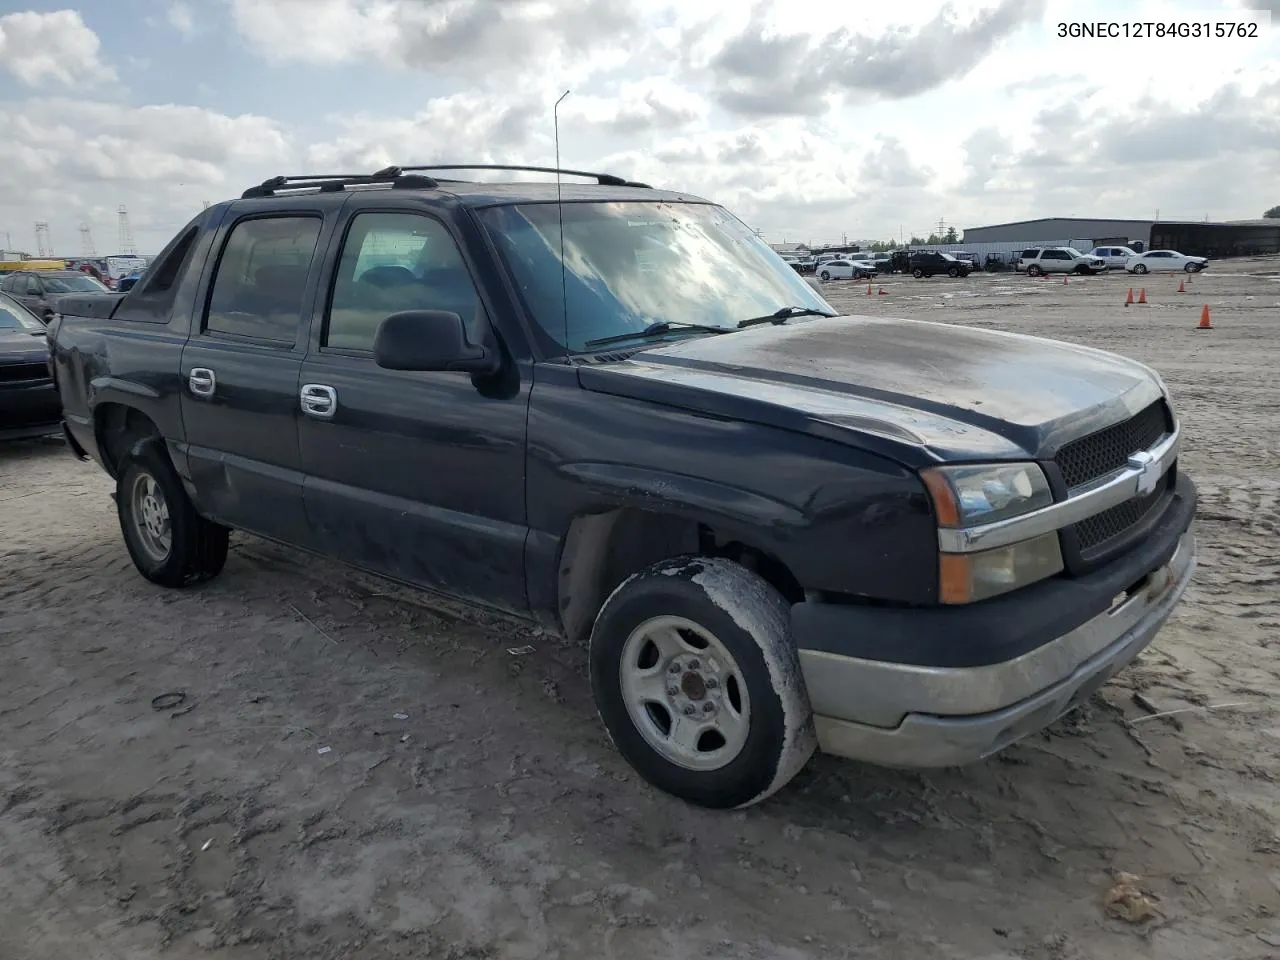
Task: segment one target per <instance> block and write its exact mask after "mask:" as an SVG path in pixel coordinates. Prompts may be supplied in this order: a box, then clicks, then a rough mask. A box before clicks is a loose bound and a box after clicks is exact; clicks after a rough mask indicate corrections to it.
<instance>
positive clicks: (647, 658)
mask: <svg viewBox="0 0 1280 960" xmlns="http://www.w3.org/2000/svg"><path fill="white" fill-rule="evenodd" d="M618 679H619V681H620V684H621V688H622V699H623V702H624V703H625V704H626V708H627V714H628V715H629V716H630V717H631V722H632V723H633V724H634V725H635V727H636V729H637V730H638V731H639V732H640V735H641V737H643V738H644V741H645V743H647V744H648V745H649V747H651V748H652V749H653V750H654V751H655V752H656V753H658V754H659V755H660V756H662V757H663V758H664V759H666V760H668V761H670V762H671V763H674V764H676V765H677V766H679V767H683V768H684V769H686V770H697V771H711V770H719V769H720V768H722V767H724V766H726V765H727V764H729V763H732V762H733V760H734V759H735V758H737V756H738V755H739V754H740V753H741V752H742V749H743V747H744V746H745V745H746V742H747V734H748V733H749V731H750V727H751V701H750V699H749V696H748V694H747V685H746V682H745V679H744V677H743V675H742V670H741V668H740V667H739V666H738V664H737V661H736V660H734V658H733V655H732V654H730V653H729V649H728V648H727V647H726V646H725V645H724V644H723V643H722V642H721V641H720V639H719V638H718V637H716V635H715V634H714V633H712V632H711V631H710V630H708V629H707V628H706V627H704V626H701V625H700V624H697V623H694V622H693V621H692V620H687V619H685V618H684V617H671V616H663V617H653V618H651V619H649V620H646V621H645V622H644V623H641V624H640V625H639V626H637V627H636V628H635V629H634V630H632V631H631V634H630V636H628V637H627V639H626V642H625V643H624V644H623V646H622V657H621V659H620V661H619V665H618Z"/></svg>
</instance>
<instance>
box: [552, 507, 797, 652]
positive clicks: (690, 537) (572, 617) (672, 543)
mask: <svg viewBox="0 0 1280 960" xmlns="http://www.w3.org/2000/svg"><path fill="white" fill-rule="evenodd" d="M689 554H697V555H701V556H714V557H720V558H723V559H727V560H731V561H733V562H735V563H739V564H741V565H742V566H744V567H746V568H747V569H748V570H752V571H753V572H755V573H757V574H759V575H760V576H761V577H762V578H763V579H764V580H766V581H767V582H768V583H769V584H770V585H771V586H773V587H774V589H776V590H777V591H778V592H779V593H781V594H782V596H783V597H784V598H785V599H786V600H788V601H789V602H791V603H797V602H799V601H801V600H803V599H804V590H803V588H802V587H801V585H800V582H799V580H798V579H797V578H796V576H795V574H794V573H793V572H792V571H791V569H790V567H788V565H787V564H786V562H785V561H784V560H783V559H782V558H781V557H779V556H778V555H777V554H776V553H775V552H774V551H772V550H770V549H768V548H767V547H766V546H764V545H763V544H762V543H761V542H760V541H759V539H758V538H757V537H754V536H752V534H751V533H750V531H748V530H745V529H743V527H742V526H740V525H738V524H735V523H733V522H731V521H726V520H725V519H723V518H710V517H695V516H689V515H686V514H681V513H676V512H674V511H668V510H663V509H661V508H659V509H645V508H641V507H637V506H633V505H618V506H615V507H612V508H609V509H606V510H603V511H600V512H594V513H583V514H579V515H578V516H576V517H574V518H573V520H572V521H571V522H570V524H569V528H568V530H567V532H566V533H565V536H564V538H563V541H562V547H561V551H560V558H559V563H558V566H557V609H558V613H559V620H560V627H561V629H562V630H563V632H564V635H565V636H566V637H567V638H569V639H570V640H573V641H575V642H578V641H582V640H585V639H586V637H587V636H588V635H589V634H590V632H591V627H592V624H593V623H594V622H595V618H596V615H597V614H598V613H599V611H600V608H601V607H602V606H603V605H604V602H605V601H606V600H607V599H608V597H609V595H610V594H611V593H613V591H614V590H615V589H617V587H618V586H619V585H620V584H621V583H622V582H623V581H625V580H626V579H627V578H628V577H630V576H631V575H632V574H635V573H638V572H639V571H641V570H644V569H645V568H646V567H649V566H650V565H652V564H654V563H657V562H659V561H661V560H665V559H669V558H671V557H676V556H682V555H689Z"/></svg>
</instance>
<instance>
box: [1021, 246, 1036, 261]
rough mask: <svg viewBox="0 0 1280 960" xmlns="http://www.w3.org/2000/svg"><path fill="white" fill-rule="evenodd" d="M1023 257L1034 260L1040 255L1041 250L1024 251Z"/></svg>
mask: <svg viewBox="0 0 1280 960" xmlns="http://www.w3.org/2000/svg"><path fill="white" fill-rule="evenodd" d="M1022 255H1023V256H1024V257H1026V258H1027V259H1028V260H1034V259H1035V258H1036V257H1038V256H1039V255H1040V250H1039V248H1037V249H1035V250H1023V251H1022Z"/></svg>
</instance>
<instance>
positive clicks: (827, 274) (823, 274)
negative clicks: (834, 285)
mask: <svg viewBox="0 0 1280 960" xmlns="http://www.w3.org/2000/svg"><path fill="white" fill-rule="evenodd" d="M818 276H819V277H821V278H822V279H823V280H830V279H831V273H830V272H829V271H827V270H823V271H822V272H821V273H820V274H818Z"/></svg>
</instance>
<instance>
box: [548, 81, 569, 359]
mask: <svg viewBox="0 0 1280 960" xmlns="http://www.w3.org/2000/svg"><path fill="white" fill-rule="evenodd" d="M568 95H569V91H568V90H566V91H565V92H564V93H562V94H560V99H559V100H557V101H556V104H555V106H554V107H552V108H551V119H552V121H553V122H554V123H555V131H556V213H557V215H558V216H559V218H560V303H561V306H562V307H563V309H564V354H565V357H566V358H567V357H568V356H569V279H568V269H569V268H568V267H566V266H565V263H564V199H563V196H562V193H561V188H560V104H561V103H563V102H564V98H565V97H567V96H568Z"/></svg>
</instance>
